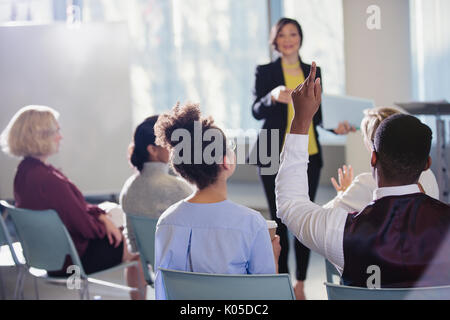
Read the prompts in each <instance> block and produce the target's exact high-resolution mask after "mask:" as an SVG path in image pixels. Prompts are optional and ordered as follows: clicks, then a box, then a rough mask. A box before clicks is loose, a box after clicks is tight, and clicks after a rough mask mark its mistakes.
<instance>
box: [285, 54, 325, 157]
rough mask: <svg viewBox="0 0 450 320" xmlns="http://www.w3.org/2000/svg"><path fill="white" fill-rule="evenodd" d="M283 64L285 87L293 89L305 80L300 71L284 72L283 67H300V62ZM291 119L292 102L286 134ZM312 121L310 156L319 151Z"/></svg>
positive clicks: (309, 145) (292, 114)
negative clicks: (294, 72) (297, 73)
mask: <svg viewBox="0 0 450 320" xmlns="http://www.w3.org/2000/svg"><path fill="white" fill-rule="evenodd" d="M282 66H283V75H284V81H285V83H286V88H287V89H291V90H294V89H295V88H297V86H298V85H299V84H300V83H303V82H304V81H305V76H304V74H303V72H302V71H301V72H300V74H299V75H297V76H293V75H291V74H289V73H287V72H285V69H293V68H297V67H300V62H298V63H297V64H295V65H286V64H284V63H282ZM300 70H301V69H300ZM292 119H294V106H293V105H292V103H289V104H288V113H287V127H286V134H288V133H289V132H290V131H291V122H292ZM313 125H314V124H313V123H311V126H310V127H309V132H308V134H309V143H308V153H309V155H310V156H312V155H315V154H318V153H319V147H318V146H317V139H316V134H315V133H314V127H313ZM284 139H286V135H285V136H284ZM283 144H284V141H283Z"/></svg>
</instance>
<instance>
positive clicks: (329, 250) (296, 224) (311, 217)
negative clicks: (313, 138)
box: [275, 134, 420, 274]
mask: <svg viewBox="0 0 450 320" xmlns="http://www.w3.org/2000/svg"><path fill="white" fill-rule="evenodd" d="M308 159H309V155H308V136H307V135H297V134H288V135H287V136H286V141H285V144H284V148H283V152H282V153H281V164H280V169H279V171H278V175H277V178H276V181H275V194H276V202H277V216H278V217H279V218H280V219H281V221H282V222H283V223H284V224H285V225H286V226H287V227H288V229H289V230H290V231H291V232H292V233H293V234H294V235H295V236H296V237H297V239H298V240H299V241H300V242H302V243H303V244H304V245H305V246H306V247H308V248H309V249H311V250H313V251H315V252H317V253H319V254H321V255H322V256H324V257H325V258H326V259H328V260H329V261H330V262H331V263H332V264H334V265H335V266H336V268H337V269H338V271H339V272H340V273H341V274H342V272H343V270H344V249H343V238H344V228H345V223H346V219H347V216H348V212H347V211H346V210H345V209H342V208H339V207H338V208H330V209H326V208H323V207H321V206H319V205H317V204H315V203H313V202H311V201H310V199H309V196H308V175H307V169H308ZM418 192H420V189H419V187H418V185H408V186H401V187H390V188H378V189H375V191H374V192H373V200H377V199H381V198H383V197H386V196H396V195H405V194H412V193H418Z"/></svg>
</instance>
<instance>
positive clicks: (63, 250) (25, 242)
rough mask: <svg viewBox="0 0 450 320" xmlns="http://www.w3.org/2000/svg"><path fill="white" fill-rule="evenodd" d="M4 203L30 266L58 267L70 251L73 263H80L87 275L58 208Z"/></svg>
mask: <svg viewBox="0 0 450 320" xmlns="http://www.w3.org/2000/svg"><path fill="white" fill-rule="evenodd" d="M2 205H3V206H5V207H6V210H7V211H8V213H9V215H10V216H11V219H12V221H13V223H14V225H15V227H16V230H17V235H18V238H19V241H20V243H21V245H22V249H23V255H24V257H25V260H26V261H27V265H28V266H29V267H33V268H37V269H44V270H49V271H58V270H61V269H62V268H63V266H64V262H65V259H66V256H67V255H69V256H70V257H71V258H72V262H73V264H74V265H77V266H79V267H80V274H81V276H85V273H84V270H83V266H82V265H81V262H80V258H79V256H78V253H77V251H76V249H75V246H74V244H73V242H72V238H71V237H70V235H69V233H68V231H67V229H66V227H65V226H64V224H63V223H62V221H61V219H60V218H59V216H58V214H57V213H56V211H54V210H42V211H38V210H29V209H19V208H15V207H13V206H11V205H9V204H8V203H5V202H2Z"/></svg>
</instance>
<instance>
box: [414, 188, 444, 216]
mask: <svg viewBox="0 0 450 320" xmlns="http://www.w3.org/2000/svg"><path fill="white" fill-rule="evenodd" d="M420 196H421V197H422V198H424V199H425V200H426V206H428V207H430V211H431V208H433V211H435V212H439V213H445V214H449V215H450V206H449V205H448V204H447V203H445V202H442V201H440V200H437V199H435V198H433V197H431V196H429V195H427V194H424V193H422V194H420Z"/></svg>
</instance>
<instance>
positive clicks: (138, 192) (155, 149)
mask: <svg viewBox="0 0 450 320" xmlns="http://www.w3.org/2000/svg"><path fill="white" fill-rule="evenodd" d="M156 120H158V116H153V117H149V118H147V119H145V121H144V122H142V123H141V124H140V125H139V126H138V127H137V128H136V131H135V133H134V139H133V143H132V145H131V148H130V162H131V164H132V165H133V166H134V167H135V168H136V169H137V172H136V173H135V174H134V175H132V176H131V177H130V178H129V179H128V180H127V181H126V182H125V184H124V186H123V188H122V192H121V193H120V203H121V205H122V209H123V211H124V212H125V213H126V214H133V215H138V216H145V217H149V218H155V219H158V218H159V216H160V215H161V214H162V213H163V212H164V211H165V210H166V209H167V208H168V207H170V206H171V205H172V204H174V203H176V202H178V201H180V200H181V199H184V198H186V197H187V196H189V195H190V194H191V193H192V192H193V190H192V188H191V187H190V186H189V185H188V184H187V183H186V182H185V181H183V180H182V179H180V178H176V177H174V176H172V175H170V174H169V165H168V162H169V151H168V150H167V149H166V148H163V147H160V146H158V145H156V144H155V139H156V137H155V131H154V128H153V127H154V126H155V123H156ZM126 222H127V223H126V232H125V235H126V236H127V238H128V241H129V244H130V247H131V250H132V251H133V252H136V251H137V247H136V241H135V237H134V232H133V229H132V226H131V224H130V221H129V219H128V218H127V219H126Z"/></svg>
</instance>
